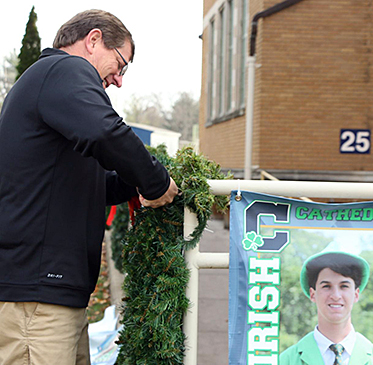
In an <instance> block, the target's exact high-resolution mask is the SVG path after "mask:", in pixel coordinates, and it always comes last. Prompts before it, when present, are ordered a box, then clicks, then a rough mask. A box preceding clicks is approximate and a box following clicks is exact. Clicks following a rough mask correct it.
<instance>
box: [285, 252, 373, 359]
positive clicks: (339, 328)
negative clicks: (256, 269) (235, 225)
mask: <svg viewBox="0 0 373 365" xmlns="http://www.w3.org/2000/svg"><path fill="white" fill-rule="evenodd" d="M369 272H370V269H369V265H368V263H367V262H366V261H365V260H364V259H363V258H361V257H358V256H355V255H353V254H349V253H344V252H341V251H329V252H328V251H323V252H321V253H318V254H316V255H314V256H311V257H310V258H309V259H308V260H306V261H305V263H304V264H303V267H302V270H301V276H300V282H301V287H302V290H303V292H304V293H305V295H306V296H307V297H308V298H310V300H311V301H312V302H314V303H315V304H316V307H317V319H318V324H317V326H316V328H315V330H314V331H313V332H311V333H309V334H308V335H306V336H305V337H303V338H302V339H301V340H300V341H299V342H298V343H297V344H296V345H294V346H291V347H290V348H288V349H287V350H286V351H284V352H283V353H282V354H281V355H280V365H290V364H291V365H303V364H309V365H324V364H325V365H347V364H349V365H365V364H373V345H372V343H371V342H370V341H369V340H368V339H366V338H365V337H364V336H363V335H361V334H360V333H357V332H355V330H354V328H353V325H352V323H351V310H352V307H353V305H354V303H356V302H357V301H358V299H359V295H360V293H361V292H362V291H363V290H364V288H365V286H366V285H367V282H368V279H369Z"/></svg>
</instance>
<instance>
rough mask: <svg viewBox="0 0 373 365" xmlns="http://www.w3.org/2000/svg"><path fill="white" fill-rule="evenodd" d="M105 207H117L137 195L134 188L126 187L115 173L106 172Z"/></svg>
mask: <svg viewBox="0 0 373 365" xmlns="http://www.w3.org/2000/svg"><path fill="white" fill-rule="evenodd" d="M105 177H106V205H118V204H121V203H124V202H127V201H129V200H130V199H131V198H132V197H133V196H136V195H138V194H137V190H136V188H135V187H133V186H130V185H127V184H126V183H125V182H124V181H123V180H122V179H121V178H120V176H119V175H118V174H117V173H116V172H115V171H107V172H106V176H105Z"/></svg>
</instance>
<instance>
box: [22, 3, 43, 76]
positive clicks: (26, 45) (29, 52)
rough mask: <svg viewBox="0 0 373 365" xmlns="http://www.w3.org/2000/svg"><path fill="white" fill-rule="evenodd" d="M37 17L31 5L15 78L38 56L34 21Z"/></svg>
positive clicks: (36, 29) (38, 49)
mask: <svg viewBox="0 0 373 365" xmlns="http://www.w3.org/2000/svg"><path fill="white" fill-rule="evenodd" d="M37 19H38V17H37V15H36V13H35V7H34V6H33V7H32V9H31V12H30V15H29V19H28V22H27V25H26V32H25V35H24V36H23V40H22V48H21V52H20V54H19V55H18V58H19V62H18V65H17V72H18V75H17V79H18V78H19V77H20V76H21V75H22V74H23V72H25V70H26V69H27V68H29V67H30V66H31V65H32V64H33V63H34V62H35V61H37V59H38V58H39V56H40V37H39V32H38V28H37V27H36V21H37Z"/></svg>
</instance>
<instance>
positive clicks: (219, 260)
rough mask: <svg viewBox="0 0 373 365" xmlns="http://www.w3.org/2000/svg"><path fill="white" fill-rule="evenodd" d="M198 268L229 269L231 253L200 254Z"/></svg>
mask: <svg viewBox="0 0 373 365" xmlns="http://www.w3.org/2000/svg"><path fill="white" fill-rule="evenodd" d="M196 260H197V267H198V268H199V269H228V268H229V253H228V252H227V253H225V252H224V253H221V252H208V253H207V252H198V254H197V257H196Z"/></svg>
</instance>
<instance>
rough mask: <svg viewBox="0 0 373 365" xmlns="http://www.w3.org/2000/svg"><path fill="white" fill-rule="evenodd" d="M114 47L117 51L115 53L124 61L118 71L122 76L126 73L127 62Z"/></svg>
mask: <svg viewBox="0 0 373 365" xmlns="http://www.w3.org/2000/svg"><path fill="white" fill-rule="evenodd" d="M114 49H115V50H116V51H117V53H118V54H119V56H120V58H121V59H122V61H123V62H124V66H123V67H122V68H121V69H120V71H119V76H123V75H124V74H125V73H126V71H127V69H128V62H127V61H126V60H125V59H124V57H123V56H122V54H121V53H120V52H119V51H118V50H117V49H116V48H115V47H114Z"/></svg>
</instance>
